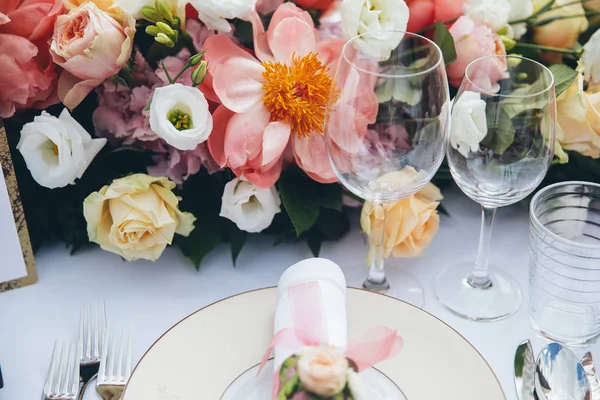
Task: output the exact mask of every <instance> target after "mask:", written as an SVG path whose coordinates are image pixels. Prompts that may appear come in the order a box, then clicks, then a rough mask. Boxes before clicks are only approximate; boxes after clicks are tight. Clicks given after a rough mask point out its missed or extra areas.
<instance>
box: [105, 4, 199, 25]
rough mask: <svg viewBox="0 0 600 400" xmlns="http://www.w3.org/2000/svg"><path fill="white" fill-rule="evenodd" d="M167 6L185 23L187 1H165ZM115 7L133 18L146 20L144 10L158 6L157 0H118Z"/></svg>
mask: <svg viewBox="0 0 600 400" xmlns="http://www.w3.org/2000/svg"><path fill="white" fill-rule="evenodd" d="M164 2H165V4H166V5H167V7H169V9H170V10H171V13H172V14H173V15H174V16H177V17H179V19H180V20H181V21H185V5H186V3H187V2H186V1H184V0H182V1H180V0H164ZM115 5H116V6H117V7H119V8H120V9H121V10H123V11H125V12H126V13H127V14H129V15H131V16H132V17H133V18H135V19H136V20H137V19H144V15H143V14H142V8H144V7H146V6H148V7H153V8H154V6H155V5H156V1H155V0H117V1H116V2H115Z"/></svg>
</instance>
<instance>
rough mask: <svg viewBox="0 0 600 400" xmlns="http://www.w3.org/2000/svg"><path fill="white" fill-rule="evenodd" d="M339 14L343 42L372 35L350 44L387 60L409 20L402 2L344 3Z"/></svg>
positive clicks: (354, 0)
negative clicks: (340, 16) (344, 37)
mask: <svg viewBox="0 0 600 400" xmlns="http://www.w3.org/2000/svg"><path fill="white" fill-rule="evenodd" d="M340 11H341V14H342V30H343V32H344V35H345V36H346V38H347V39H351V38H353V37H355V36H357V35H362V34H365V33H372V34H373V35H367V37H363V38H359V39H357V40H355V41H354V42H353V43H354V44H355V46H356V47H357V49H358V50H360V51H361V52H363V53H365V54H366V55H368V56H370V57H373V58H375V59H378V60H385V59H387V58H389V56H390V53H391V52H392V51H393V50H395V49H396V47H398V45H399V44H400V42H401V41H402V38H403V37H404V33H403V32H405V31H406V25H407V24H408V17H409V11H408V6H407V5H406V3H405V2H404V0H344V1H343V2H342V3H341V4H340ZM382 31H387V32H386V33H383V32H382ZM392 31H395V32H392Z"/></svg>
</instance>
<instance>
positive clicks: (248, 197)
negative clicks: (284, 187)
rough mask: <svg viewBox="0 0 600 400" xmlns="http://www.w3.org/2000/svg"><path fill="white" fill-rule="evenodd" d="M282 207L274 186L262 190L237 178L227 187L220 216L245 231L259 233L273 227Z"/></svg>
mask: <svg viewBox="0 0 600 400" xmlns="http://www.w3.org/2000/svg"><path fill="white" fill-rule="evenodd" d="M280 205H281V199H280V198H279V193H278V192H277V189H275V187H274V186H271V187H270V188H260V187H258V186H256V185H254V184H253V183H252V182H248V181H246V180H244V179H238V178H235V179H233V180H232V181H231V182H228V183H227V184H226V185H225V190H224V191H223V199H222V202H221V213H220V214H219V215H220V216H221V217H224V218H227V219H228V220H230V221H232V222H234V223H235V224H236V225H237V227H238V228H239V229H241V230H243V231H246V232H254V233H258V232H262V231H263V230H265V229H267V228H268V227H269V226H270V225H271V222H273V218H275V214H277V213H278V212H281V208H280V207H279V206H280Z"/></svg>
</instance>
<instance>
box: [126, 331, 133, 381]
mask: <svg viewBox="0 0 600 400" xmlns="http://www.w3.org/2000/svg"><path fill="white" fill-rule="evenodd" d="M131 331H132V326H131V323H129V335H128V337H127V361H126V364H125V379H126V380H127V379H129V375H131V335H132V332H131Z"/></svg>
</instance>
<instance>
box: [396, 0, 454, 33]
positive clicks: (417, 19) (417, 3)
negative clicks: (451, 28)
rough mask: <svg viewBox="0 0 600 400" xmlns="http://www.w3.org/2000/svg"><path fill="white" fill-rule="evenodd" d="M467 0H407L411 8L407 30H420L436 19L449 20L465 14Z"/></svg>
mask: <svg viewBox="0 0 600 400" xmlns="http://www.w3.org/2000/svg"><path fill="white" fill-rule="evenodd" d="M464 2H465V0H407V1H406V4H407V5H408V9H409V10H410V18H409V20H408V26H407V28H406V29H407V30H408V31H409V32H418V31H420V30H421V29H423V28H425V27H427V26H429V25H432V24H433V23H434V22H435V21H440V22H442V21H448V20H451V19H454V18H458V17H460V16H461V15H463V3H464Z"/></svg>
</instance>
